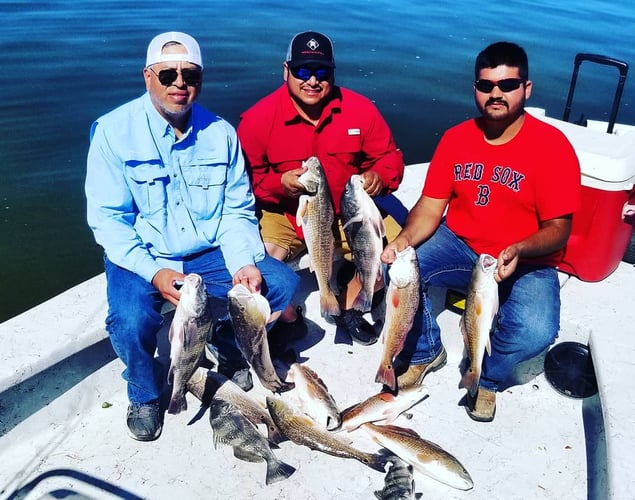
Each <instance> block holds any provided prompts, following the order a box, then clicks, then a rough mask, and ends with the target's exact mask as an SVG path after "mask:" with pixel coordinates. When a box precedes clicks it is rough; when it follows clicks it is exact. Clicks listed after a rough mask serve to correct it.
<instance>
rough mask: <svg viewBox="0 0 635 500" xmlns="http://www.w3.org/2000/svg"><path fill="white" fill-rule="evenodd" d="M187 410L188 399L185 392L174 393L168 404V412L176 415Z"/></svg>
mask: <svg viewBox="0 0 635 500" xmlns="http://www.w3.org/2000/svg"><path fill="white" fill-rule="evenodd" d="M185 410H187V400H186V399H185V396H184V395H183V394H178V393H177V394H173V395H172V397H171V398H170V404H169V405H168V413H170V414H172V415H176V414H177V413H181V412H182V411H185Z"/></svg>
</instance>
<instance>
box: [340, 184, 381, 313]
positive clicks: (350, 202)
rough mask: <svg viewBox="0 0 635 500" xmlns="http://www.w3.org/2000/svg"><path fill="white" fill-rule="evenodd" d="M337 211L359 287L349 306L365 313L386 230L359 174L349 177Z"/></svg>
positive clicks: (378, 272)
mask: <svg viewBox="0 0 635 500" xmlns="http://www.w3.org/2000/svg"><path fill="white" fill-rule="evenodd" d="M340 209H341V219H342V229H343V230H344V234H346V240H347V241H348V244H349V246H350V248H351V253H352V254H353V261H354V262H355V268H356V272H357V275H358V276H359V279H360V282H361V284H362V289H361V290H360V292H359V294H358V295H357V297H356V298H355V302H354V303H353V307H354V308H355V309H358V310H360V311H363V312H368V311H370V309H371V306H372V301H373V294H374V293H375V286H376V285H377V284H378V283H382V282H383V271H382V264H381V252H382V250H383V249H384V241H383V238H384V236H385V235H386V227H385V226H384V219H383V218H382V216H381V214H380V213H379V209H378V208H377V205H375V202H374V201H373V199H372V198H371V197H370V195H369V194H368V193H367V192H366V191H365V190H364V178H363V177H362V176H361V175H357V174H355V175H352V176H351V178H350V179H349V181H348V182H347V183H346V187H345V188H344V192H343V193H342V203H341V207H340Z"/></svg>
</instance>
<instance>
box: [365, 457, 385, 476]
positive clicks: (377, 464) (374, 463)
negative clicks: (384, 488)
mask: <svg viewBox="0 0 635 500" xmlns="http://www.w3.org/2000/svg"><path fill="white" fill-rule="evenodd" d="M387 461H388V458H387V457H385V456H383V455H380V454H379V453H375V454H371V455H369V457H368V461H365V460H364V463H365V464H366V465H368V466H369V467H370V468H371V469H374V470H376V471H378V472H381V473H382V474H384V473H385V472H386V463H387Z"/></svg>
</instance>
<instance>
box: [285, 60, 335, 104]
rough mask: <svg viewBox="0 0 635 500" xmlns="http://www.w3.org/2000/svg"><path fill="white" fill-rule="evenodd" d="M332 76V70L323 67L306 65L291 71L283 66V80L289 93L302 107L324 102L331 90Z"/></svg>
mask: <svg viewBox="0 0 635 500" xmlns="http://www.w3.org/2000/svg"><path fill="white" fill-rule="evenodd" d="M306 75H309V76H308V78H307V77H306ZM333 75H334V73H333V69H332V68H328V67H325V66H319V65H318V66H315V65H306V66H300V67H297V68H293V69H291V68H289V66H288V65H287V64H286V63H285V64H284V73H283V78H284V81H285V82H287V88H288V89H289V93H290V94H291V97H292V98H293V99H294V100H295V101H296V102H297V103H298V104H300V105H303V106H309V107H314V106H319V105H320V104H321V103H322V101H324V99H325V98H326V97H327V96H328V95H329V94H330V93H331V90H332V88H333Z"/></svg>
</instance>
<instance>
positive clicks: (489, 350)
mask: <svg viewBox="0 0 635 500" xmlns="http://www.w3.org/2000/svg"><path fill="white" fill-rule="evenodd" d="M485 350H486V351H487V355H488V356H491V355H492V344H491V343H490V338H489V337H487V342H486V343H485Z"/></svg>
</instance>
